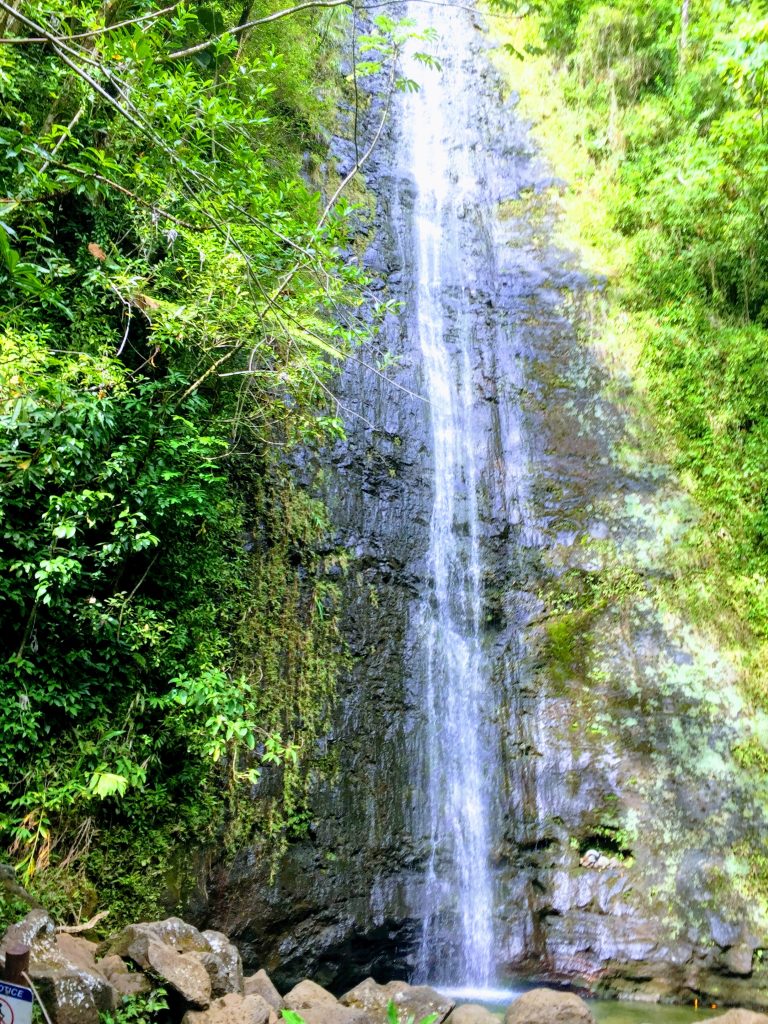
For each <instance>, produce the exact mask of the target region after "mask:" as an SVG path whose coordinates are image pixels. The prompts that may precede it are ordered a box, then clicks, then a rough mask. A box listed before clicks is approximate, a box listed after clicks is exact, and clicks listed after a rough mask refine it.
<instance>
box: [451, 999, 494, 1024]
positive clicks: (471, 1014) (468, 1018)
mask: <svg viewBox="0 0 768 1024" xmlns="http://www.w3.org/2000/svg"><path fill="white" fill-rule="evenodd" d="M445 1022H446V1024H499V1018H498V1017H497V1016H496V1014H495V1013H491V1011H490V1010H489V1009H488V1008H487V1007H485V1006H480V1005H479V1004H478V1003H462V1005H461V1006H456V1007H455V1008H454V1009H453V1010H451V1012H450V1013H449V1014H448V1016H447V1017H446V1018H445Z"/></svg>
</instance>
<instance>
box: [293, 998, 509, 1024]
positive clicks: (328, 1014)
mask: <svg viewBox="0 0 768 1024" xmlns="http://www.w3.org/2000/svg"><path fill="white" fill-rule="evenodd" d="M297 1012H298V1013H299V1014H300V1015H301V1017H302V1019H303V1020H304V1024H373V1018H372V1017H370V1016H369V1015H368V1014H367V1013H366V1012H365V1010H359V1009H357V1008H356V1007H354V1006H342V1005H341V1003H315V1005H314V1006H305V1007H304V1008H303V1009H302V1010H299V1011H297ZM497 1024H498V1022H497Z"/></svg>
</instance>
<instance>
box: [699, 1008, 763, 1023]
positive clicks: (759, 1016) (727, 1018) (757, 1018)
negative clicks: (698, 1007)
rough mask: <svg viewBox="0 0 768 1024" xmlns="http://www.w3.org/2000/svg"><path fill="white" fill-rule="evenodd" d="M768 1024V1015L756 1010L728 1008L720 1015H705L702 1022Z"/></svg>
mask: <svg viewBox="0 0 768 1024" xmlns="http://www.w3.org/2000/svg"><path fill="white" fill-rule="evenodd" d="M715 1021H717V1024H768V1015H766V1014H765V1013H755V1012H754V1010H728V1012H727V1013H722V1014H721V1015H720V1016H719V1017H705V1018H704V1020H703V1021H701V1024H714V1022H715Z"/></svg>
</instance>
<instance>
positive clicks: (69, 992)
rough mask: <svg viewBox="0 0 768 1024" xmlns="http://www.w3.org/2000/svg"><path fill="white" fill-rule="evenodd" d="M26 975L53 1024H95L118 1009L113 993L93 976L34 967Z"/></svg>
mask: <svg viewBox="0 0 768 1024" xmlns="http://www.w3.org/2000/svg"><path fill="white" fill-rule="evenodd" d="M29 973H30V977H31V978H32V981H33V982H34V984H35V987H36V988H37V990H38V992H39V993H40V998H41V999H42V1001H43V1004H44V1005H45V1008H46V1010H47V1011H48V1013H49V1014H50V1015H51V1019H52V1020H53V1022H54V1024H98V1022H99V1018H100V1016H101V1014H103V1013H107V1012H109V1011H110V1010H113V1009H114V1008H115V1006H116V1005H117V1002H118V996H117V993H116V991H115V989H114V988H113V987H112V986H111V985H110V984H109V982H108V981H107V980H106V979H105V978H103V977H102V976H101V975H100V974H98V973H96V972H90V971H85V970H83V969H82V968H77V967H73V966H68V965H65V966H60V967H57V966H53V965H52V966H49V967H43V966H40V965H35V966H34V967H32V968H31V969H30V972H29Z"/></svg>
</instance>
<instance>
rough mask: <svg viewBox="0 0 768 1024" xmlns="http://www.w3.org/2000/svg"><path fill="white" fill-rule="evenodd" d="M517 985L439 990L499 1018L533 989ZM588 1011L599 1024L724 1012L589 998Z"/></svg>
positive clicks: (686, 1022)
mask: <svg viewBox="0 0 768 1024" xmlns="http://www.w3.org/2000/svg"><path fill="white" fill-rule="evenodd" d="M533 987H534V986H533V985H530V986H520V988H515V989H471V988H457V989H450V990H447V989H442V988H441V991H443V992H445V994H446V995H450V996H452V997H453V998H454V999H455V1000H456V1002H457V1003H480V1004H481V1005H482V1006H486V1007H487V1008H488V1009H489V1010H491V1011H492V1012H493V1013H498V1014H499V1016H502V1014H503V1013H504V1010H505V1009H506V1008H507V1007H508V1006H509V1004H510V1003H512V1002H514V1001H515V999H516V998H517V997H518V996H520V995H522V994H523V992H525V991H528V990H529V989H531V988H533ZM588 1004H589V1008H590V1010H591V1011H592V1013H593V1014H594V1017H595V1020H596V1021H597V1022H598V1024H695V1022H698V1024H701V1022H703V1021H705V1020H708V1019H711V1018H712V1017H719V1016H720V1015H721V1014H722V1013H724V1012H725V1010H724V1009H716V1010H712V1009H711V1008H710V1007H708V1006H707V1007H699V1009H698V1010H696V1009H694V1007H693V1006H667V1005H663V1004H660V1003H640V1002H631V1001H620V1000H617V999H589V1000H588Z"/></svg>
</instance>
